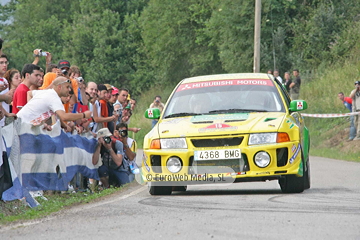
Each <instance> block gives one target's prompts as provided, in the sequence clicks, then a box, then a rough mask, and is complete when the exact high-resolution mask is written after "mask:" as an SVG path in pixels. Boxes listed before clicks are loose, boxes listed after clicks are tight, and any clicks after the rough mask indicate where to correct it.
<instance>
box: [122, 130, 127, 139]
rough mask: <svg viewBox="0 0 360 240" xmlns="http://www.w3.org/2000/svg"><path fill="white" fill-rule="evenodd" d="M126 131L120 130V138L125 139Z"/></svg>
mask: <svg viewBox="0 0 360 240" xmlns="http://www.w3.org/2000/svg"><path fill="white" fill-rule="evenodd" d="M127 135H128V131H127V130H120V136H122V137H127Z"/></svg>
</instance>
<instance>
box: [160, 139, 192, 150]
mask: <svg viewBox="0 0 360 240" xmlns="http://www.w3.org/2000/svg"><path fill="white" fill-rule="evenodd" d="M160 144H161V148H162V149H167V148H172V149H177V148H185V149H186V148H187V144H186V141H185V138H162V139H160Z"/></svg>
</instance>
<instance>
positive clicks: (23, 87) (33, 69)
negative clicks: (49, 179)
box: [12, 64, 42, 114]
mask: <svg viewBox="0 0 360 240" xmlns="http://www.w3.org/2000/svg"><path fill="white" fill-rule="evenodd" d="M21 76H22V77H23V78H24V81H23V82H22V83H21V84H20V85H19V86H18V87H17V88H16V90H15V93H14V98H13V108H12V112H13V113H15V114H16V113H18V112H19V111H20V109H21V108H22V107H24V106H25V104H26V103H27V92H28V91H29V90H30V86H31V85H37V84H38V83H39V81H41V79H42V73H41V71H40V67H39V66H37V65H35V64H25V65H24V67H23V69H22V71H21Z"/></svg>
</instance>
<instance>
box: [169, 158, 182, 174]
mask: <svg viewBox="0 0 360 240" xmlns="http://www.w3.org/2000/svg"><path fill="white" fill-rule="evenodd" d="M166 167H167V169H168V170H169V171H170V172H172V173H177V172H180V170H181V168H182V164H181V160H180V159H179V158H177V157H171V158H169V159H168V161H167V163H166Z"/></svg>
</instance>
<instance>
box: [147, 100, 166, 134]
mask: <svg viewBox="0 0 360 240" xmlns="http://www.w3.org/2000/svg"><path fill="white" fill-rule="evenodd" d="M150 108H158V109H160V112H162V111H163V110H164V104H163V103H162V102H161V97H160V96H156V97H155V99H154V102H153V103H151V104H150ZM157 122H158V119H153V120H152V127H154V126H155V125H156V123H157Z"/></svg>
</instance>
